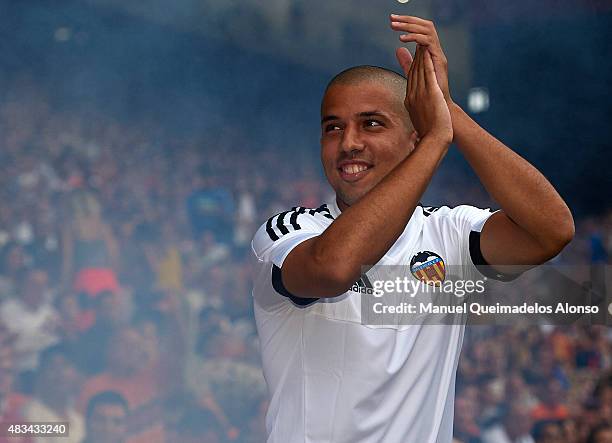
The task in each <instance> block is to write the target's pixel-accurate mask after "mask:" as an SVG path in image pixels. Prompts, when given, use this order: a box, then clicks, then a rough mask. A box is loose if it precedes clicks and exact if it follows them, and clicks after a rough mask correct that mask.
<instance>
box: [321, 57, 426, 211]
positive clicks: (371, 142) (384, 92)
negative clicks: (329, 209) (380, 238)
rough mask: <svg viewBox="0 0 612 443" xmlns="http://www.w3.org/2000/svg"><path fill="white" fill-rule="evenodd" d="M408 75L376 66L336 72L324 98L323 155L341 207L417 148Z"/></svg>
mask: <svg viewBox="0 0 612 443" xmlns="http://www.w3.org/2000/svg"><path fill="white" fill-rule="evenodd" d="M405 95H406V79H405V78H404V77H402V76H401V75H399V74H397V73H395V72H393V71H390V70H387V69H384V68H379V67H375V66H357V67H354V68H350V69H347V70H345V71H343V72H341V73H340V74H338V75H336V76H335V77H334V78H333V79H332V80H331V81H330V82H329V84H328V86H327V88H326V90H325V94H324V95H323V100H322V102H321V161H322V163H323V169H324V170H325V175H326V176H327V180H328V181H329V183H330V184H331V186H332V187H333V188H334V190H335V191H336V195H337V198H338V205H339V206H340V208H341V209H344V208H345V207H347V206H350V205H352V204H354V203H355V202H357V201H358V200H359V199H360V198H361V197H363V196H364V195H365V194H366V193H367V192H368V191H369V190H370V189H372V188H373V187H374V186H375V185H376V184H378V183H379V182H380V181H381V180H382V179H383V178H384V177H385V176H386V175H387V174H388V173H389V172H391V170H392V169H393V168H395V166H397V165H398V164H399V163H400V162H401V161H402V160H403V159H404V158H406V157H407V156H408V155H409V154H410V153H411V152H412V151H413V149H414V146H415V142H416V136H415V134H414V128H413V127H412V123H411V122H410V117H409V115H408V111H407V110H406V108H405V107H404V98H405Z"/></svg>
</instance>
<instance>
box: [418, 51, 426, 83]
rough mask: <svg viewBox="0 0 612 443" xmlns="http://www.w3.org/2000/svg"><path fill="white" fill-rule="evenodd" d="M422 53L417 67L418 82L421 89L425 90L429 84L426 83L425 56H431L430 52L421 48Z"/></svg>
mask: <svg viewBox="0 0 612 443" xmlns="http://www.w3.org/2000/svg"><path fill="white" fill-rule="evenodd" d="M420 48H421V52H420V55H419V64H418V67H417V81H418V87H419V88H425V87H426V86H427V83H426V82H425V54H429V50H428V49H427V48H426V47H424V46H421V47H420Z"/></svg>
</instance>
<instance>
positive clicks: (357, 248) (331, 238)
mask: <svg viewBox="0 0 612 443" xmlns="http://www.w3.org/2000/svg"><path fill="white" fill-rule="evenodd" d="M447 150H448V142H447V141H444V140H441V139H438V138H435V137H427V136H426V137H425V138H423V140H421V142H420V143H419V145H418V146H417V147H416V149H415V150H414V152H413V153H412V154H411V155H410V156H408V157H407V158H406V159H404V160H403V161H402V162H401V163H400V164H399V165H398V166H397V167H396V168H395V169H394V170H393V171H392V172H391V173H390V174H389V175H387V176H386V177H385V178H384V179H383V180H382V181H381V182H380V183H378V185H376V186H375V187H374V188H373V189H372V190H371V191H370V192H368V193H367V194H366V195H365V196H364V197H362V198H361V199H360V200H359V201H358V202H357V203H355V204H354V205H352V206H350V207H349V208H347V209H346V210H344V211H343V212H342V214H341V216H340V217H338V219H337V220H336V221H334V223H332V225H331V226H330V227H329V228H328V229H327V230H326V231H325V232H324V233H323V234H321V236H319V237H318V238H317V240H316V244H315V245H314V251H315V256H316V257H318V258H319V259H320V261H321V263H327V264H333V265H334V266H336V267H337V268H339V269H341V271H340V273H341V274H342V275H344V276H345V279H346V281H347V283H349V284H350V283H352V282H353V281H355V280H357V279H358V278H359V275H360V273H361V266H363V265H373V264H375V263H377V262H378V261H379V260H380V259H381V258H382V256H383V255H384V254H385V253H386V252H387V251H388V250H389V249H390V248H391V246H392V245H393V243H395V241H396V240H397V238H398V237H399V236H400V234H401V233H402V232H403V230H404V228H405V227H406V224H407V223H408V221H409V220H410V217H411V216H412V214H413V212H414V210H415V208H416V206H417V204H418V202H419V200H420V198H421V196H422V195H423V193H424V192H425V189H426V188H427V185H428V184H429V182H430V181H431V178H432V176H433V173H434V172H435V170H436V169H437V167H438V165H439V164H440V162H441V160H442V159H443V157H444V155H445V154H446V152H447Z"/></svg>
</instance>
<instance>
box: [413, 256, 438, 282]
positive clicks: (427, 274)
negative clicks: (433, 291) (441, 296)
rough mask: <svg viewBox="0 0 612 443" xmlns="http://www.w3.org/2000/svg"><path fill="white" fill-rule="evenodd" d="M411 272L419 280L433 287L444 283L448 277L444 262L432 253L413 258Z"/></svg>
mask: <svg viewBox="0 0 612 443" xmlns="http://www.w3.org/2000/svg"><path fill="white" fill-rule="evenodd" d="M410 272H412V275H414V276H415V277H416V278H417V279H419V280H421V281H422V282H424V283H427V284H431V285H437V284H440V283H442V282H443V281H444V277H445V275H446V271H445V267H444V260H442V257H440V256H439V255H438V254H436V253H435V252H430V251H423V252H419V253H417V254H415V255H414V256H413V257H412V260H410Z"/></svg>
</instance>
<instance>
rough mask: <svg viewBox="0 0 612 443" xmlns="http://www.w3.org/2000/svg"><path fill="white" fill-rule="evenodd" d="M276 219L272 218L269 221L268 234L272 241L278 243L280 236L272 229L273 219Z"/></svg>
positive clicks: (267, 225) (267, 224)
mask: <svg viewBox="0 0 612 443" xmlns="http://www.w3.org/2000/svg"><path fill="white" fill-rule="evenodd" d="M273 218H274V217H270V218H269V219H268V221H267V222H266V232H267V233H268V236H270V239H271V240H272V241H276V240H278V238H279V237H278V235H276V232H274V228H273V227H272V219H273Z"/></svg>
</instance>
